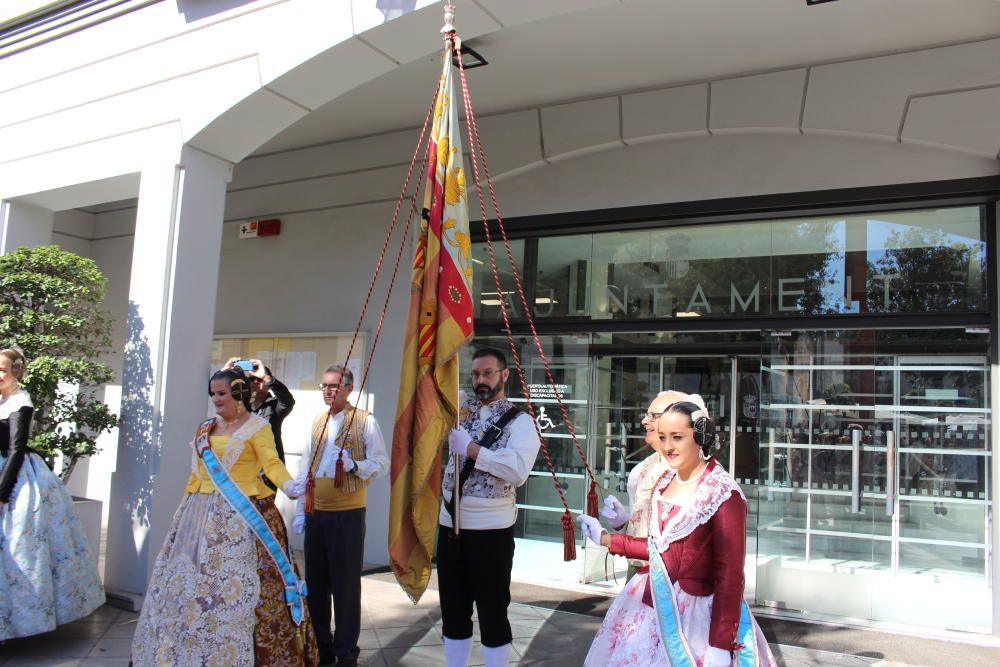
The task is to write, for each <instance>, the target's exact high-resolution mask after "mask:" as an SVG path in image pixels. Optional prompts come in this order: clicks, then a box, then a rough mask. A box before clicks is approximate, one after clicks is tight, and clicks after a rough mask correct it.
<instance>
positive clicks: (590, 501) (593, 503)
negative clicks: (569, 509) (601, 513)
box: [587, 482, 597, 519]
mask: <svg viewBox="0 0 1000 667" xmlns="http://www.w3.org/2000/svg"><path fill="white" fill-rule="evenodd" d="M587 514H589V515H590V516H592V517H594V518H595V519H596V518H597V482H591V483H590V491H588V492H587Z"/></svg>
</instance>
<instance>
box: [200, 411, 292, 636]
mask: <svg viewBox="0 0 1000 667" xmlns="http://www.w3.org/2000/svg"><path fill="white" fill-rule="evenodd" d="M210 421H214V420H210ZM209 428H211V425H210V424H209ZM203 431H204V437H203V438H202V437H199V438H198V443H197V448H198V456H200V457H201V460H202V461H203V462H204V463H205V469H206V470H207V471H208V476H209V477H211V478H212V482H213V483H214V484H215V488H217V489H218V490H219V493H220V494H221V495H222V497H223V498H225V499H226V502H228V503H229V505H230V506H231V507H232V508H233V509H234V510H235V511H236V514H237V515H239V517H240V518H241V519H243V521H244V522H245V523H246V525H247V527H248V528H249V529H250V530H251V532H253V534H254V535H256V536H257V539H258V540H260V542H261V544H263V545H264V548H265V549H267V553H268V554H270V556H271V560H273V561H274V564H275V566H277V568H278V571H279V572H280V573H281V578H282V580H283V581H284V583H285V603H286V604H288V607H289V609H290V611H291V614H292V620H293V621H294V622H295V625H299V624H301V623H302V619H303V617H304V616H305V603H304V601H305V597H306V583H305V582H304V581H302V580H301V579H299V578H298V576H296V574H295V568H294V567H293V566H292V563H291V561H290V560H289V558H288V554H286V553H285V550H284V549H282V547H281V543H280V542H278V538H276V537H275V536H274V533H272V532H271V528H270V526H268V525H267V521H266V520H265V519H264V517H263V516H262V515H261V513H260V512H259V511H258V510H257V508H256V507H255V506H254V504H253V502H251V500H250V499H249V498H247V496H246V494H245V493H243V490H242V489H240V487H239V486H237V484H236V482H234V481H233V478H232V477H230V476H229V473H228V472H226V469H225V468H224V467H223V465H222V462H221V461H219V457H218V456H217V455H216V454H215V452H214V451H213V450H212V447H211V445H209V444H208V437H207V435H208V434H207V430H206V429H205V428H204V425H203V428H201V429H199V436H201V435H202V432H203Z"/></svg>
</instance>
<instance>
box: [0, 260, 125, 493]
mask: <svg viewBox="0 0 1000 667" xmlns="http://www.w3.org/2000/svg"><path fill="white" fill-rule="evenodd" d="M105 282H106V281H105V278H104V275H103V274H102V273H101V272H100V270H99V269H98V268H97V265H96V264H95V263H94V262H93V261H91V260H89V259H85V258H83V257H79V256H77V255H74V254H73V253H70V252H65V251H63V250H61V249H60V248H59V247H58V246H43V247H38V248H18V249H17V250H15V251H14V252H13V253H10V254H7V255H2V256H0V345H3V346H5V347H6V346H8V345H11V344H15V343H16V344H17V345H20V346H21V348H22V349H23V350H24V353H25V355H26V356H27V357H28V372H27V375H26V376H25V379H24V386H25V388H26V389H27V390H28V392H29V393H30V394H31V400H32V402H33V403H34V405H35V419H34V425H33V428H32V436H31V441H30V444H31V447H33V448H34V449H35V450H36V451H38V452H40V453H41V454H42V456H44V457H46V458H48V459H49V460H52V459H53V458H54V457H55V455H56V454H58V453H61V454H62V455H63V465H62V470H60V471H59V475H60V477H61V478H62V480H63V481H66V480H67V479H69V476H70V474H71V473H72V472H73V468H74V467H75V466H76V463H77V461H79V460H80V459H81V458H83V457H85V456H92V455H93V454H96V453H97V451H98V449H97V442H96V440H97V436H99V435H100V434H101V433H102V432H105V431H110V430H111V429H112V428H115V427H117V426H118V418H117V417H116V416H115V415H114V414H113V413H112V412H111V411H110V410H109V409H108V407H107V405H105V404H104V403H103V402H101V401H100V400H98V399H97V398H96V396H95V392H96V391H97V390H98V389H99V388H100V387H101V386H102V385H104V384H106V383H109V382H111V381H112V380H113V378H114V373H113V372H112V370H111V369H110V368H109V367H108V366H107V365H106V364H104V363H102V362H101V361H100V358H101V356H102V355H105V354H110V353H111V336H110V331H111V319H110V318H109V317H108V316H107V315H106V314H105V312H104V311H103V310H102V308H101V304H102V302H103V300H104V287H105Z"/></svg>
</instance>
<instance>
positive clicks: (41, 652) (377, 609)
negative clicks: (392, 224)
mask: <svg viewBox="0 0 1000 667" xmlns="http://www.w3.org/2000/svg"><path fill="white" fill-rule="evenodd" d="M362 591H363V593H362V595H363V611H362V628H363V629H362V632H361V640H360V646H361V649H362V652H361V658H362V663H363V664H365V665H373V666H378V667H389V666H395V665H413V666H420V667H425V666H437V665H443V664H444V658H443V651H442V643H443V640H442V637H441V621H440V612H439V610H438V597H437V591H435V590H433V589H430V590H428V591H427V593H426V594H425V595H424V597H423V599H422V600H421V601H420V603H419V604H418V605H412V604H410V602H409V601H408V600H407V598H406V596H405V595H403V593H402V592H401V591H400V589H399V587H398V586H396V584H395V583H394V582H393V581H392V580H391V577H389V576H386V575H367V576H365V577H364V579H363V583H362ZM510 618H511V626H512V627H513V630H514V645H513V650H512V651H511V662H512V663H516V664H520V665H538V666H539V667H540V666H542V665H552V666H553V667H555V666H556V665H558V666H559V667H570V666H572V665H580V664H582V662H583V657H584V655H586V652H587V649H588V648H589V647H590V642H591V639H593V637H594V633H595V632H596V631H597V628H598V626H599V625H600V622H601V621H600V618H599V617H596V616H592V615H581V614H575V613H570V612H566V611H557V610H554V609H549V608H545V607H541V606H532V605H526V604H520V603H515V604H512V605H511V608H510ZM135 625H136V614H134V613H131V612H125V611H119V610H117V609H114V608H112V607H108V606H105V607H102V608H101V609H98V610H97V611H96V612H94V613H93V614H91V615H90V616H88V617H87V618H86V619H84V620H82V621H78V622H75V623H70V624H68V625H64V626H61V627H60V628H58V629H56V630H55V631H54V632H50V633H48V634H45V635H39V636H36V637H30V638H26V639H21V640H13V641H10V642H8V643H7V644H6V645H4V646H0V667H20V666H27V665H31V666H32V667H112V666H122V667H124V666H125V665H127V664H128V655H129V649H130V646H131V637H132V633H133V632H134V630H135ZM474 636H478V628H477V630H476V633H475V634H474ZM772 648H773V650H774V652H775V655H776V657H777V658H778V660H779V662H781V663H782V664H784V665H786V666H787V667H812V666H819V665H823V666H831V667H838V666H843V667H847V666H850V667H866V666H873V667H889V666H890V665H893V666H903V665H904V663H899V662H887V661H885V660H880V659H877V658H871V657H862V656H852V655H843V654H838V653H828V652H824V651H816V650H810V649H805V648H798V647H790V646H781V645H774V646H773V647H772ZM859 653H860V651H859ZM472 664H482V650H481V648H480V646H479V644H478V642H477V643H476V644H475V648H474V650H473V653H472ZM911 664H912V663H911ZM924 664H928V665H935V664H947V663H945V662H939V661H937V660H936V659H935V660H934V662H928V663H924ZM952 664H954V663H952ZM994 664H996V663H994Z"/></svg>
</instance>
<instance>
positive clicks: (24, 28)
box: [0, 0, 1000, 636]
mask: <svg viewBox="0 0 1000 667" xmlns="http://www.w3.org/2000/svg"><path fill="white" fill-rule="evenodd" d="M23 4H24V6H23V7H21V8H20V13H16V12H15V13H12V14H11V15H10V16H4V17H0V20H3V19H6V22H5V23H0V81H3V84H2V90H0V118H2V119H3V121H2V122H0V201H2V210H0V216H2V217H0V219H2V233H0V252H7V251H9V250H11V249H13V248H15V247H17V246H20V245H38V244H44V243H52V242H54V243H58V244H59V245H61V246H63V247H65V248H66V249H69V250H73V251H74V252H78V253H80V254H82V255H85V256H89V257H92V258H93V259H94V260H95V261H97V262H98V264H99V266H100V267H101V268H102V270H104V272H105V273H106V275H107V276H108V278H109V290H108V308H109V310H110V311H111V313H112V315H113V317H114V318H115V320H116V330H115V336H116V340H115V344H116V346H117V347H118V349H119V350H120V352H121V354H120V355H116V356H115V357H114V358H112V359H111V360H110V363H112V364H113V365H114V366H115V367H116V368H117V369H118V370H119V371H120V377H121V385H120V386H115V387H108V388H107V392H106V395H107V400H109V402H112V403H115V404H118V405H119V406H120V411H121V414H122V418H123V424H122V428H121V429H120V432H119V433H116V434H114V435H113V436H111V437H108V438H105V439H104V440H103V445H104V452H103V453H102V454H101V455H99V456H98V457H95V458H94V459H92V460H91V461H89V462H88V464H87V465H86V466H85V467H83V468H82V469H81V470H80V471H79V472H78V473H77V475H76V477H75V479H74V480H73V484H74V485H75V487H77V488H75V489H74V490H75V492H76V493H78V494H79V495H89V496H92V497H98V498H100V499H102V500H104V501H105V502H106V507H107V512H106V513H107V518H106V520H107V528H108V544H107V565H106V569H105V580H106V584H107V586H108V588H109V590H110V591H112V592H113V593H115V594H117V595H119V596H122V597H128V598H134V599H136V600H141V594H142V592H143V591H144V590H145V584H146V580H147V577H148V573H149V570H150V568H151V567H152V559H153V557H154V556H155V553H156V552H157V550H158V548H159V545H160V544H161V543H162V540H163V537H164V534H165V531H166V527H167V525H168V524H169V521H170V517H171V516H172V514H173V511H174V508H175V507H176V503H177V501H178V499H179V497H180V494H181V488H182V484H183V480H184V479H185V478H186V474H187V469H188V462H189V452H188V451H187V443H188V442H189V440H190V438H191V433H192V431H193V429H194V427H195V425H196V424H197V423H198V421H199V419H200V418H201V417H202V416H203V415H204V413H205V410H206V405H205V401H204V398H203V396H202V395H201V394H200V392H201V391H202V386H203V384H204V379H205V375H206V370H207V369H208V368H209V367H210V366H211V365H212V364H213V363H215V364H217V363H218V362H219V360H221V359H224V358H226V356H228V355H229V354H230V353H239V354H240V355H241V356H248V355H251V354H253V355H260V356H264V355H266V356H267V358H268V360H270V361H272V362H273V363H275V364H278V363H280V364H281V366H280V368H281V370H282V371H283V372H282V375H283V376H285V377H286V378H292V379H294V382H293V385H295V386H292V388H293V390H294V391H296V392H298V396H299V398H300V406H301V407H300V408H298V410H300V412H299V413H297V416H298V417H302V418H306V417H307V416H308V415H307V413H308V412H309V411H310V410H311V407H310V406H312V405H314V404H315V405H317V406H318V398H317V396H316V395H315V393H316V392H314V391H312V389H313V386H314V384H315V380H314V379H311V378H314V376H315V373H316V369H317V367H320V368H321V367H322V366H323V365H325V364H326V363H332V362H335V361H342V359H340V358H336V357H339V356H341V355H343V354H346V347H345V342H344V336H343V335H344V334H348V333H349V332H350V331H352V330H353V328H354V325H355V322H356V320H357V318H358V314H359V312H360V308H361V304H362V303H363V301H364V297H365V291H366V289H367V285H368V281H369V279H370V278H371V276H372V271H373V264H374V261H375V258H376V257H377V255H378V251H379V248H380V246H381V244H382V241H383V237H384V234H385V231H386V228H387V225H388V222H389V220H390V218H391V215H392V211H393V208H394V206H395V204H396V201H397V197H398V194H399V189H400V186H401V184H402V182H403V179H404V177H405V175H406V170H407V162H408V160H409V157H410V155H412V153H413V147H414V145H415V143H416V140H417V135H418V129H414V128H418V127H419V124H420V122H421V119H422V117H423V113H424V111H425V110H426V103H427V102H428V101H429V99H430V95H431V92H432V87H433V85H434V83H435V81H436V76H437V75H436V73H435V69H436V68H437V67H438V64H437V63H438V61H437V55H436V54H437V49H438V48H439V45H440V42H439V39H440V38H439V36H438V32H437V31H438V28H439V27H440V24H441V7H440V3H429V2H405V1H402V0H400V1H397V2H388V1H384V0H378V1H376V0H353V1H349V0H343V1H334V2H331V1H328V0H327V1H320V0H284V1H274V0H272V1H264V0H260V1H257V2H247V1H241V0H217V1H215V2H187V1H186V0H169V1H167V0H160V1H152V2H150V1H145V2H141V1H138V0H137V1H134V2H126V3H120V2H118V3H112V2H107V3H73V2H56V3H40V2H34V3H23ZM705 4H706V3H699V2H695V1H694V0H678V1H677V2H671V3H662V2H655V1H653V0H631V1H626V2H611V1H609V0H591V1H588V2H570V1H566V2H562V1H553V2H546V3H535V2H512V1H510V0H477V1H476V2H471V1H470V2H461V1H460V2H459V3H458V21H457V23H458V27H459V30H460V32H461V34H462V35H463V37H464V38H465V39H466V40H468V42H469V43H470V44H471V45H472V46H474V48H475V49H476V50H477V51H479V52H481V53H482V54H483V56H484V57H485V58H486V59H487V60H488V61H490V64H489V65H488V66H487V67H483V68H480V69H475V70H470V71H469V74H468V76H469V82H470V86H471V88H472V94H473V102H474V104H475V105H476V109H477V111H478V112H479V114H480V115H481V119H480V130H481V133H482V136H483V139H484V141H485V143H486V149H487V152H488V155H489V158H490V170H491V173H492V174H493V175H494V177H495V180H496V181H497V191H498V194H499V197H500V202H501V206H502V209H503V212H504V214H505V216H506V219H505V222H506V228H507V231H508V232H509V236H510V239H511V248H512V252H513V255H514V257H515V262H516V265H517V268H518V271H519V272H521V273H522V275H523V276H524V278H525V280H524V284H525V286H526V288H527V293H526V295H525V297H526V302H527V303H528V304H531V307H532V308H533V314H534V316H535V318H536V321H537V325H538V332H539V334H540V339H541V341H540V342H541V345H542V348H543V350H545V352H546V355H547V357H548V358H549V359H550V361H551V363H552V366H553V369H554V372H555V376H556V380H557V382H556V385H557V386H556V388H555V391H558V392H559V399H561V400H562V401H563V403H564V404H565V405H567V407H568V412H569V413H570V418H571V419H572V421H573V424H574V429H575V431H576V432H577V433H578V441H579V443H580V445H581V447H582V448H583V450H584V452H585V455H586V457H587V462H588V465H589V466H590V467H591V469H592V470H594V471H595V473H596V475H597V477H598V480H599V482H600V484H601V485H602V486H603V487H604V488H605V489H606V490H607V491H608V492H612V493H621V491H622V480H623V478H624V475H626V474H627V471H628V470H629V469H630V467H631V466H633V465H634V464H635V463H636V462H637V461H638V460H640V458H641V457H643V456H645V455H647V453H648V452H645V451H643V449H642V447H641V439H642V438H641V430H640V427H639V424H638V419H639V414H640V413H641V412H642V411H644V409H645V406H646V404H647V403H648V401H649V399H650V398H651V397H652V395H654V394H655V393H656V392H657V391H659V390H661V389H667V388H674V389H680V390H682V391H689V392H698V393H701V394H702V395H703V396H704V397H705V398H706V401H708V403H709V405H710V407H711V409H712V411H713V412H714V413H715V414H716V415H717V416H718V418H719V420H718V421H719V428H720V436H721V442H722V449H721V450H720V452H719V457H720V460H721V461H722V462H723V463H724V464H725V465H727V466H728V468H729V469H730V470H731V471H732V472H733V474H734V476H735V477H737V479H738V480H739V481H740V483H741V484H742V485H743V488H744V490H745V492H746V494H747V497H748V499H749V500H750V519H751V521H750V531H749V534H748V549H747V573H748V592H747V597H748V599H750V600H751V601H752V602H754V603H756V604H757V605H759V606H761V607H763V608H766V609H771V610H773V611H774V612H775V613H788V614H793V615H796V614H797V615H802V614H805V615H807V616H808V617H810V618H821V619H829V620H833V621H834V622H877V623H884V624H887V625H893V626H903V627H906V628H919V629H920V631H925V630H928V629H929V630H932V631H940V632H944V631H950V630H958V631H962V632H969V633H974V634H976V635H981V636H986V635H1000V620H998V613H997V609H998V605H1000V598H998V595H997V593H996V591H997V583H998V581H997V576H998V575H997V572H998V570H1000V568H998V565H1000V559H998V556H997V555H996V553H995V550H994V548H993V545H994V544H995V543H996V541H997V539H998V527H997V525H996V524H995V523H994V522H993V520H992V508H993V506H994V505H993V503H994V502H995V498H994V495H995V491H994V490H995V489H996V487H997V484H998V482H1000V475H998V473H997V471H996V467H995V466H994V465H993V464H992V462H993V459H994V457H995V456H996V452H997V437H996V430H995V426H994V425H993V422H992V419H991V415H992V414H994V410H995V409H996V406H995V404H994V402H995V401H996V397H997V396H998V392H997V382H998V379H1000V376H998V374H997V358H998V356H997V349H996V335H997V329H996V326H997V323H996V318H997V313H998V300H997V288H996V282H997V281H996V274H997V270H996V237H997V234H996V222H997V201H998V198H1000V166H998V162H997V154H998V151H1000V117H998V116H997V114H996V113H995V109H996V108H997V105H998V102H1000V87H998V84H997V80H998V78H997V74H998V72H1000V70H998V67H997V63H998V62H1000V37H998V35H1000V5H997V3H995V2H993V1H992V0H974V1H970V2H968V3H967V4H966V9H965V11H964V12H963V13H961V14H960V15H959V14H958V13H955V12H949V11H948V10H947V8H946V7H943V6H942V3H936V2H932V1H930V0H927V1H918V2H912V3H907V4H906V5H905V7H903V6H902V3H896V2H890V1H889V0H886V1H884V2H883V1H881V0H879V1H876V2H868V3H860V4H861V5H863V6H859V3H840V2H832V3H823V4H822V5H816V6H807V5H806V3H805V2H798V1H795V0H781V1H777V2H771V3H740V2H735V1H734V2H724V3H717V4H718V5H719V7H707V6H705ZM84 5H87V7H88V9H87V11H83V6H84ZM750 5H753V6H750ZM720 9H721V10H724V11H721V13H720ZM31 10H38V13H37V14H33V13H31ZM888 25H891V26H892V30H888V29H887V28H886V26H888ZM490 217H492V216H490ZM271 218H279V219H280V220H281V233H280V235H278V236H275V237H267V238H251V239H241V238H240V236H241V235H240V228H241V227H242V226H243V225H244V223H247V222H251V221H255V220H261V219H271ZM474 227H475V223H474ZM479 229H480V230H481V229H482V227H481V225H480V226H479ZM491 229H493V230H496V224H495V222H494V226H493V227H492V228H491ZM479 234H480V235H479V236H478V237H477V238H476V241H477V244H476V246H475V248H474V256H475V258H476V259H477V264H476V268H477V270H478V272H477V274H476V277H475V294H476V296H477V299H478V309H479V310H478V312H477V317H478V320H477V327H476V329H477V337H478V341H479V342H491V343H493V344H497V345H500V346H506V345H507V344H508V342H507V338H506V335H505V332H504V331H503V326H502V324H501V320H500V317H499V316H500V305H501V304H504V305H506V306H508V307H509V309H510V315H511V317H512V324H511V330H512V334H513V336H514V344H515V345H516V346H518V351H519V352H521V354H522V358H523V361H524V364H525V367H526V369H527V371H528V379H529V382H528V384H529V391H531V392H532V393H534V396H533V399H534V400H535V401H536V402H537V404H538V405H539V406H540V407H542V408H545V412H544V414H542V413H539V425H540V427H543V429H544V433H545V435H546V436H547V440H548V442H549V444H550V447H551V451H552V454H553V459H554V464H555V467H556V470H555V474H556V476H557V478H558V481H559V483H560V484H562V485H563V486H564V488H565V489H566V491H567V496H568V499H569V500H570V503H571V505H574V507H573V508H574V509H579V508H580V507H582V505H583V502H584V495H583V494H584V493H585V484H584V479H585V473H584V471H583V470H582V464H581V463H580V461H579V459H578V457H577V456H576V455H575V453H574V452H573V447H572V443H571V439H569V437H568V436H569V434H568V432H567V431H566V430H565V427H564V426H563V425H562V414H561V411H560V410H559V409H558V405H557V403H556V397H555V395H554V394H553V390H552V388H551V387H549V386H548V383H547V382H546V380H545V376H544V373H543V370H542V368H541V365H540V364H541V360H540V358H539V356H538V354H537V352H534V351H533V349H534V341H533V339H532V338H531V336H530V333H529V330H528V328H527V327H526V325H525V318H524V312H523V306H522V304H521V302H520V296H519V295H517V294H516V288H515V285H514V283H513V280H512V276H511V270H510V268H509V267H507V268H504V267H503V265H504V261H501V262H500V264H501V270H502V272H501V275H500V276H499V278H500V281H501V288H500V289H499V290H497V288H496V287H495V285H494V282H493V277H492V275H491V273H490V271H489V266H490V262H489V260H488V256H487V255H488V252H487V248H486V245H485V243H484V241H485V239H484V237H483V235H482V232H481V231H480V232H479ZM393 241H394V242H400V241H403V239H401V238H400V234H397V236H396V237H395V238H394V239H393ZM406 243H408V241H404V247H407V246H406ZM498 250H500V248H498ZM404 254H408V253H404ZM501 254H502V255H503V254H505V253H502V252H501ZM501 259H503V258H501ZM405 261H406V259H404V262H405ZM386 288H387V280H386V277H383V278H381V279H380V282H379V283H378V284H377V292H376V293H381V294H383V295H384V294H385V290H386ZM406 297H407V295H406V294H405V289H396V290H394V292H393V294H392V297H391V299H390V302H389V310H388V317H387V320H386V326H385V328H384V332H383V334H382V336H381V339H380V341H379V342H378V347H377V350H376V352H375V354H374V362H373V364H372V374H371V377H370V378H369V380H368V383H367V384H366V390H365V392H364V395H363V396H360V397H359V400H363V401H365V402H366V404H367V405H368V406H369V407H371V408H372V409H373V410H374V411H375V412H376V414H378V415H379V416H380V419H381V421H382V422H383V424H388V423H391V415H392V412H393V409H394V405H395V399H396V396H395V387H396V381H397V374H398V360H399V354H400V349H401V344H402V330H403V327H404V324H405V310H406V306H405V304H406V300H407V298H406ZM377 314H378V313H377V309H376V310H375V312H374V313H372V312H370V313H369V314H368V316H367V317H366V319H365V320H364V321H363V322H362V329H363V332H364V336H365V338H364V344H363V346H362V353H361V354H360V355H358V356H357V357H356V359H355V361H356V363H358V364H359V368H360V367H362V366H361V364H363V362H364V361H366V360H367V358H368V355H369V354H371V349H370V348H371V347H372V345H373V344H374V342H375V341H374V339H373V335H374V332H375V327H376V324H377V319H376V318H377ZM512 389H514V388H513V387H512ZM515 393H517V392H516V391H515ZM521 398H523V396H521ZM293 414H296V413H293ZM289 428H290V429H291V432H288V433H286V437H285V440H286V449H288V451H289V453H290V463H291V465H293V466H294V465H297V461H296V460H295V457H296V453H297V452H298V451H299V450H300V448H299V447H297V446H296V445H295V440H296V438H297V437H300V436H301V435H302V433H301V430H300V428H301V427H300V426H296V424H295V423H292V424H291V425H290V426H289ZM551 477H552V475H551V472H550V471H549V470H548V469H547V467H546V466H545V464H544V463H543V462H541V461H540V462H539V465H538V466H537V467H536V471H535V474H534V475H533V476H532V479H531V481H530V482H529V483H528V485H527V486H526V487H525V488H524V489H522V491H521V496H520V497H519V501H520V503H521V511H520V514H519V523H518V531H519V533H518V534H519V542H518V556H517V558H518V562H517V573H516V574H517V576H520V577H522V578H525V579H529V580H534V581H550V582H560V583H564V582H584V583H585V584H586V585H590V586H596V587H602V586H603V587H611V584H608V583H607V582H603V580H605V579H606V577H605V569H606V568H605V565H604V556H603V554H602V553H600V552H599V551H598V550H595V549H593V548H588V549H587V550H586V551H584V552H583V554H582V557H581V558H580V559H579V561H578V562H576V563H571V564H566V565H564V564H562V563H561V560H560V559H559V558H558V556H553V557H552V558H549V557H548V556H547V554H549V553H550V552H553V550H554V547H553V546H552V545H555V544H556V543H555V542H554V540H555V539H557V536H558V531H557V528H558V514H557V513H556V512H557V511H560V510H561V506H560V505H559V502H558V498H557V495H556V494H555V492H554V489H553V488H552V483H553V482H552V478H551ZM387 514H388V484H387V483H386V482H385V480H381V483H376V484H375V485H374V486H373V488H372V490H371V491H370V495H369V526H368V537H367V543H366V549H365V557H366V561H368V562H370V563H373V564H381V563H386V562H387V558H386V553H385V543H386V532H387ZM537 556H543V557H542V558H539V557H537ZM610 569H613V568H610ZM611 580H612V582H613V580H614V577H613V576H612V577H611ZM602 582H603V583H602ZM930 605H933V607H931V606H930Z"/></svg>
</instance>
